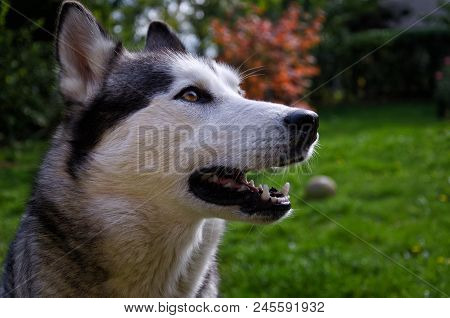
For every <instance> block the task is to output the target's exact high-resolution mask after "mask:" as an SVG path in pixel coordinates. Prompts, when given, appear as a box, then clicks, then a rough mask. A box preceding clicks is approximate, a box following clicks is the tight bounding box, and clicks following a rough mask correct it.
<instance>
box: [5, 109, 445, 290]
mask: <svg viewBox="0 0 450 318" xmlns="http://www.w3.org/2000/svg"><path fill="white" fill-rule="evenodd" d="M432 107H433V105H431V104H423V105H421V104H417V103H416V104H411V105H408V104H384V105H378V106H372V107H348V108H337V109H333V110H326V111H322V112H320V115H321V128H320V133H321V147H320V149H319V153H318V155H317V156H316V157H315V158H314V159H313V160H312V161H311V164H310V165H308V166H303V167H301V168H293V169H289V172H287V173H286V172H283V173H279V174H275V175H270V174H261V175H259V176H256V178H257V180H258V181H259V182H267V183H270V184H278V185H280V184H282V183H284V182H285V181H290V182H291V184H292V190H291V198H292V201H293V206H294V208H295V213H294V214H293V216H292V217H291V218H289V219H287V220H285V221H283V222H281V223H279V224H276V225H271V226H251V225H247V224H239V223H231V224H230V225H229V227H228V230H227V233H226V235H225V238H224V240H223V243H222V246H221V249H220V254H219V256H218V258H219V263H220V272H221V276H222V283H221V292H222V295H223V296H225V297H260V296H266V297H382V296H384V297H395V296H400V297H406V296H408V297H428V296H429V297H442V296H446V295H448V294H450V209H449V203H448V196H449V195H450V184H449V183H450V174H449V171H450V169H449V168H450V158H449V156H450V154H449V144H450V143H449V139H450V138H449V137H450V129H449V128H450V127H449V125H448V122H439V121H437V120H436V119H435V118H434V108H432ZM44 149H45V144H44V143H28V144H23V145H19V146H17V147H15V148H9V149H2V150H0V168H1V171H0V258H3V257H4V255H5V253H6V249H7V244H8V242H9V240H10V239H11V238H12V236H13V234H14V231H15V228H16V225H17V223H18V221H19V218H20V215H21V213H22V210H23V206H24V202H25V200H26V198H27V196H28V193H29V190H30V185H31V181H32V177H33V174H34V172H35V170H36V168H37V165H38V162H39V157H40V155H41V153H42V152H43V150H44ZM317 174H325V175H328V176H331V177H332V178H334V179H335V180H336V182H337V185H338V192H337V195H336V196H335V197H333V198H331V199H328V200H324V201H311V202H305V201H303V200H302V197H303V189H304V185H305V183H306V181H307V180H308V179H309V178H310V177H311V176H312V175H317Z"/></svg>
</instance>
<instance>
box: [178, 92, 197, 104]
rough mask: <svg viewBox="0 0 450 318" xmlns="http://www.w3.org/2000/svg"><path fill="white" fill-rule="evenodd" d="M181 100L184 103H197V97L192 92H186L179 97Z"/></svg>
mask: <svg viewBox="0 0 450 318" xmlns="http://www.w3.org/2000/svg"><path fill="white" fill-rule="evenodd" d="M181 98H182V99H184V100H185V101H187V102H191V103H194V102H196V101H198V95H197V93H196V92H194V91H187V92H186V93H184V94H183V95H182V96H181Z"/></svg>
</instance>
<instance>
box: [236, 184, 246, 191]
mask: <svg viewBox="0 0 450 318" xmlns="http://www.w3.org/2000/svg"><path fill="white" fill-rule="evenodd" d="M246 190H248V188H247V186H245V185H241V187H240V188H239V189H238V192H242V191H246Z"/></svg>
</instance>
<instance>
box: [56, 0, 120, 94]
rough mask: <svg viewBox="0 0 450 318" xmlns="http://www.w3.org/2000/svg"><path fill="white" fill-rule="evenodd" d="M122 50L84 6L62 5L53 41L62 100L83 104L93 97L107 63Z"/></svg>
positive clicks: (74, 3)
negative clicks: (54, 41) (54, 40)
mask: <svg viewBox="0 0 450 318" xmlns="http://www.w3.org/2000/svg"><path fill="white" fill-rule="evenodd" d="M121 49H122V46H121V44H120V43H116V42H115V41H113V40H112V39H111V37H110V36H109V35H108V34H107V33H106V32H105V31H104V30H103V28H102V27H101V26H100V24H98V23H97V21H96V20H95V18H94V16H93V15H92V13H90V12H89V11H88V10H87V9H86V8H84V7H83V5H81V4H80V3H78V2H75V1H67V2H64V3H63V4H62V6H61V10H60V13H59V21H58V27H57V40H56V58H57V61H58V64H59V87H60V91H61V93H62V95H63V96H64V98H65V99H67V100H71V101H75V102H80V103H83V102H85V101H86V100H88V99H89V98H90V97H92V96H93V94H95V92H96V91H97V90H98V88H99V86H100V84H101V82H102V80H103V77H104V75H105V71H106V69H107V68H108V64H109V63H110V62H111V61H112V59H113V58H114V57H115V56H117V54H119V53H120V52H121Z"/></svg>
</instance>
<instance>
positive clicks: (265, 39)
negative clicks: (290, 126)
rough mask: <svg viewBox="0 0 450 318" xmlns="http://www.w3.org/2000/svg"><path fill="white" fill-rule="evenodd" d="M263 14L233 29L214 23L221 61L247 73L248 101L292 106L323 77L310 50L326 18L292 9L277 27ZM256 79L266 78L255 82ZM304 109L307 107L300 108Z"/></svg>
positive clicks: (242, 20)
mask: <svg viewBox="0 0 450 318" xmlns="http://www.w3.org/2000/svg"><path fill="white" fill-rule="evenodd" d="M260 15H261V12H259V14H258V15H257V14H256V13H253V14H249V15H247V16H244V17H239V18H238V19H237V21H236V22H235V23H233V26H230V25H227V24H226V23H225V22H222V21H219V20H214V21H213V23H212V28H213V34H214V38H215V42H216V43H217V44H218V45H219V47H220V49H221V50H220V54H219V59H221V60H223V61H225V62H227V63H229V64H232V65H235V66H238V65H240V68H242V69H244V70H246V71H244V72H243V73H242V75H243V77H244V78H245V81H244V83H243V88H244V89H245V91H246V94H247V96H248V97H250V98H254V99H267V100H272V101H276V102H280V103H284V104H291V103H293V102H295V101H297V102H298V100H299V99H301V97H302V96H303V95H304V94H305V93H306V92H307V90H308V88H309V87H310V85H311V78H312V77H314V76H316V75H317V74H318V73H319V68H318V67H317V65H316V62H315V58H314V57H313V56H312V55H311V49H312V48H313V47H314V46H315V45H317V44H318V43H319V40H320V38H319V31H320V29H321V25H322V21H323V15H322V14H321V13H318V14H317V15H315V16H312V15H310V14H308V13H306V12H304V11H302V10H301V8H300V7H299V6H296V5H291V6H290V7H289V8H288V9H287V10H286V12H284V14H283V15H282V16H281V18H280V19H279V21H278V22H276V23H275V22H272V21H270V20H269V19H264V18H261V17H260ZM255 73H259V74H257V75H263V76H261V77H256V75H255ZM301 104H302V106H305V105H306V103H304V102H303V103H297V105H301Z"/></svg>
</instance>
